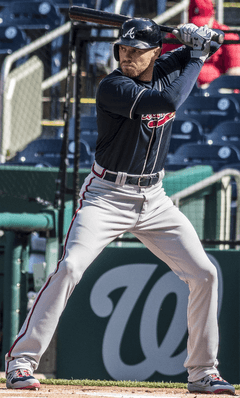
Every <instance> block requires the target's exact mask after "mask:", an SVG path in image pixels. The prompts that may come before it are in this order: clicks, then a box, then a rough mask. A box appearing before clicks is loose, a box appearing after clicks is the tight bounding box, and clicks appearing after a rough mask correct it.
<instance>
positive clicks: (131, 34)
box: [122, 27, 135, 39]
mask: <svg viewBox="0 0 240 398" xmlns="http://www.w3.org/2000/svg"><path fill="white" fill-rule="evenodd" d="M134 29H135V28H134V27H133V28H131V29H129V31H128V32H127V33H125V34H123V35H122V37H123V38H124V39H125V38H126V37H128V36H129V37H130V39H135V31H134Z"/></svg>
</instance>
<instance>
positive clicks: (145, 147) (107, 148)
mask: <svg viewBox="0 0 240 398" xmlns="http://www.w3.org/2000/svg"><path fill="white" fill-rule="evenodd" d="M175 33H176V35H177V37H178V38H179V40H181V41H182V43H183V44H185V45H186V46H182V47H181V48H180V49H177V50H176V51H175V52H173V53H167V54H164V56H160V55H161V46H162V38H161V31H160V28H159V26H158V25H157V24H155V22H153V21H152V20H149V19H144V18H136V19H129V20H127V21H126V22H125V23H124V24H123V26H122V30H121V35H120V38H119V40H118V41H117V42H116V43H115V44H114V56H115V58H116V60H117V61H119V62H120V67H119V68H118V69H116V70H114V71H113V72H112V73H110V74H109V75H108V76H107V77H105V78H104V79H103V80H102V81H101V83H100V84H99V87H98V91H97V97H96V106H97V119H98V140H97V147H96V157H95V159H96V160H95V162H94V164H93V166H92V170H91V173H90V174H89V176H88V177H87V178H86V179H85V182H84V184H83V186H82V188H81V191H80V206H79V208H78V209H77V211H76V213H75V216H74V218H73V220H72V223H71V225H70V228H69V231H68V233H67V236H66V241H65V246H64V252H63V256H62V258H61V259H60V261H59V262H58V264H57V268H56V270H55V272H54V273H53V274H51V275H50V276H49V278H48V280H47V282H46V283H45V285H44V286H43V287H42V289H41V290H40V292H39V294H38V296H37V298H36V300H35V302H34V305H33V307H32V310H31V311H30V312H29V314H28V316H27V318H26V320H25V322H24V324H23V326H22V328H21V330H20V332H19V334H18V337H17V339H16V341H15V342H14V344H13V346H12V347H11V348H10V350H9V352H8V353H7V354H6V375H7V387H8V388H16V389H17V388H25V389H35V388H39V387H40V383H39V381H38V380H36V379H35V378H34V376H33V371H34V370H36V369H37V367H38V363H39V360H40V358H41V356H42V354H43V353H44V351H45V350H46V349H47V347H48V345H49V343H50V341H51V338H52V336H53V333H54V331H55V329H56V327H57V324H58V321H59V317H60V315H61V314H62V311H63V310H64V308H65V306H66V304H67V301H68V299H69V297H70V295H71V293H72V291H73V290H74V288H75V286H76V284H77V283H78V282H79V281H80V279H81V277H82V274H83V272H84V271H85V270H86V268H87V267H88V266H89V265H90V264H91V263H92V261H93V260H94V259H95V258H96V257H97V256H98V254H99V253H100V252H101V251H102V250H103V249H104V248H105V247H106V246H107V245H108V244H109V243H110V242H111V241H113V240H114V239H115V238H116V237H118V236H119V235H121V234H123V233H124V232H126V231H130V232H131V233H133V234H134V235H135V236H136V237H137V238H138V239H139V240H140V241H141V242H142V243H143V244H144V245H145V246H146V247H147V248H149V250H151V251H152V252H153V253H154V254H155V255H156V256H157V257H158V258H160V259H161V260H163V261H164V262H165V263H166V264H168V266H169V267H170V268H171V269H172V270H173V271H174V272H175V273H176V274H177V275H178V276H179V278H181V279H182V280H183V281H185V282H186V283H187V284H188V285H189V290H190V294H189V304H188V331H189V338H188V344H187V348H188V356H187V358H186V361H185V363H184V366H185V367H186V368H187V369H188V373H189V378H188V389H189V391H190V392H205V393H222V392H224V393H226V394H234V391H235V390H234V387H233V386H232V385H231V384H229V383H228V382H227V381H225V380H223V379H222V378H221V377H220V375H219V372H218V370H217V365H218V361H217V351H218V324H217V288H218V287H217V286H218V281H217V271H216V268H215V266H214V265H213V264H212V263H211V262H210V260H209V259H208V257H207V255H206V253H205V251H204V249H203V247H202V245H201V243H200V241H199V238H198V236H197V233H196V232H195V230H194V228H193V226H192V225H191V223H190V222H189V220H188V219H187V218H186V217H185V216H184V215H183V214H182V213H181V212H180V211H179V209H178V208H177V207H175V206H174V205H173V203H172V201H171V199H170V198H168V197H167V196H166V194H165V192H164V190H163V188H162V179H163V178H164V162H165V159H166V156H167V152H168V147H169V141H170V137H171V126H172V123H173V121H174V116H175V111H176V110H177V109H178V107H179V106H180V105H181V104H182V103H183V102H184V100H185V99H186V98H187V97H188V95H189V93H190V92H191V90H192V88H193V86H194V84H195V82H196V80H197V77H198V75H199V73H200V71H201V68H202V66H203V63H204V61H205V60H206V59H207V58H208V56H209V53H210V43H211V37H212V31H211V30H210V29H209V28H207V27H200V28H198V27H197V26H196V25H193V24H186V25H183V26H182V27H181V28H180V30H179V31H176V32H175Z"/></svg>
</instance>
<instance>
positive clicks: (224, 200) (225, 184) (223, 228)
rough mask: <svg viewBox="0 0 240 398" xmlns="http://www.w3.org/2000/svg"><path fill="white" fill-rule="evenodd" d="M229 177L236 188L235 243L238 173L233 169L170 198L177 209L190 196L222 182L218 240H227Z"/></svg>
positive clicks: (239, 215) (239, 217)
mask: <svg viewBox="0 0 240 398" xmlns="http://www.w3.org/2000/svg"><path fill="white" fill-rule="evenodd" d="M231 177H234V179H235V181H236V186H237V210H236V241H239V240H240V171H238V170H235V169H225V170H222V171H219V172H217V173H215V174H214V175H212V176H211V177H208V178H206V179H205V180H202V181H200V182H197V183H196V184H193V185H191V186H190V187H188V188H185V189H183V190H182V191H179V192H177V193H175V194H174V195H172V196H171V199H172V201H173V203H174V204H175V205H176V206H177V207H179V206H180V204H181V201H182V200H184V199H186V198H188V197H190V196H191V195H196V194H197V193H200V191H202V190H203V189H205V188H207V187H210V186H212V185H214V184H216V183H217V182H222V190H221V209H220V214H221V216H220V240H222V241H225V240H229V230H230V221H229V220H230V210H231V208H230V205H229V203H230V200H231V198H230V196H231V189H229V188H231V187H230V181H231Z"/></svg>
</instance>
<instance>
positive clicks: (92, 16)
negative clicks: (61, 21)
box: [69, 6, 224, 44]
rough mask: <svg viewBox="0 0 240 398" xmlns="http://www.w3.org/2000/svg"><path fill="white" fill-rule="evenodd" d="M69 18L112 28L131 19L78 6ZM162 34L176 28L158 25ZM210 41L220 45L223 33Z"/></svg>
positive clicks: (70, 13)
mask: <svg viewBox="0 0 240 398" xmlns="http://www.w3.org/2000/svg"><path fill="white" fill-rule="evenodd" d="M69 17H70V19H71V20H72V21H84V22H94V23H97V24H100V25H106V26H112V27H114V28H120V27H121V26H122V24H123V22H125V21H127V20H128V19H129V18H131V17H127V16H126V15H121V14H114V13H112V12H107V11H102V10H95V9H93V8H86V7H80V6H72V7H70V9H69ZM158 26H159V27H160V29H161V30H162V31H163V32H168V33H172V32H173V30H176V28H172V27H170V26H165V25H158ZM211 40H212V41H215V42H217V43H218V44H222V43H223V41H224V33H223V32H222V33H217V32H216V34H215V35H214V36H213V37H212V39H211Z"/></svg>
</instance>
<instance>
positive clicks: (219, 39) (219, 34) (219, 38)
mask: <svg viewBox="0 0 240 398" xmlns="http://www.w3.org/2000/svg"><path fill="white" fill-rule="evenodd" d="M170 29H171V32H172V33H173V34H174V31H175V33H178V32H179V29H177V28H169V27H168V28H167V30H165V32H166V31H167V32H170ZM162 30H163V29H162ZM211 30H212V32H214V35H213V36H212V38H211V41H215V42H216V43H218V44H223V42H224V33H223V31H222V30H219V29H211Z"/></svg>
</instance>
